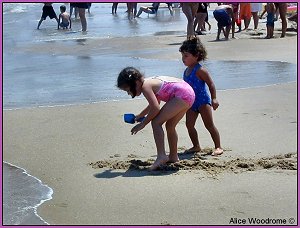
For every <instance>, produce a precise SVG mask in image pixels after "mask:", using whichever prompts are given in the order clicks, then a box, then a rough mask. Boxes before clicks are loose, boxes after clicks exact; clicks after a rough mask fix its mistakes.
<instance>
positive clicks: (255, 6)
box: [250, 2, 262, 29]
mask: <svg viewBox="0 0 300 228" xmlns="http://www.w3.org/2000/svg"><path fill="white" fill-rule="evenodd" d="M250 4H251V14H252V17H253V22H254V29H257V27H258V20H259V16H258V12H260V11H261V10H262V3H257V2H255V3H250Z"/></svg>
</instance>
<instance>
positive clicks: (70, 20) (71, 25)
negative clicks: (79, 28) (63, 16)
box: [69, 16, 72, 29]
mask: <svg viewBox="0 0 300 228" xmlns="http://www.w3.org/2000/svg"><path fill="white" fill-rule="evenodd" d="M69 22H70V29H71V28H72V20H71V16H69Z"/></svg>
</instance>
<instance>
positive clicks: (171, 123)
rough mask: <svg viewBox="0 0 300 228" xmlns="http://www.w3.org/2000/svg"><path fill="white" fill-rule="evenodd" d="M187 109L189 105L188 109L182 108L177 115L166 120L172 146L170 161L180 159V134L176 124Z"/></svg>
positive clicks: (170, 146) (170, 145)
mask: <svg viewBox="0 0 300 228" xmlns="http://www.w3.org/2000/svg"><path fill="white" fill-rule="evenodd" d="M187 110H188V107H186V109H184V110H182V111H181V112H179V113H178V114H177V115H176V116H175V117H173V118H172V119H170V120H168V121H167V122H166V130H167V136H168V142H169V148H170V154H169V162H178V161H179V158H178V153H177V143H178V135H177V132H176V125H177V124H178V122H179V121H180V120H181V119H182V117H183V116H184V114H185V113H186V111H187Z"/></svg>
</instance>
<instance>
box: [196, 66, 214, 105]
mask: <svg viewBox="0 0 300 228" xmlns="http://www.w3.org/2000/svg"><path fill="white" fill-rule="evenodd" d="M196 74H197V77H198V78H200V79H201V80H202V81H204V82H205V83H206V84H207V86H208V88H209V92H210V96H211V103H212V107H213V109H214V110H216V109H217V108H218V107H219V102H218V100H217V91H216V87H215V83H214V82H213V80H212V78H211V77H210V75H209V73H208V71H207V70H206V69H205V68H203V67H201V68H200V69H199V70H197V73H196Z"/></svg>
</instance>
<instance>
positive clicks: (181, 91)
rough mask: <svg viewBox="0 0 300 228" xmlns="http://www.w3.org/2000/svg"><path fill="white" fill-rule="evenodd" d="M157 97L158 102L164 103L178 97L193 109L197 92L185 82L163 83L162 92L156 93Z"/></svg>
mask: <svg viewBox="0 0 300 228" xmlns="http://www.w3.org/2000/svg"><path fill="white" fill-rule="evenodd" d="M156 97H157V99H158V100H162V101H164V102H168V101H169V100H171V99H172V98H174V97H178V98H180V99H182V100H183V101H185V102H186V103H187V104H188V105H189V106H190V107H191V106H192V105H193V103H194V101H195V92H194V90H193V88H192V87H191V86H190V85H189V84H188V83H186V82H185V81H182V82H163V85H162V86H161V88H160V90H159V91H158V92H157V93H156Z"/></svg>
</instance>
